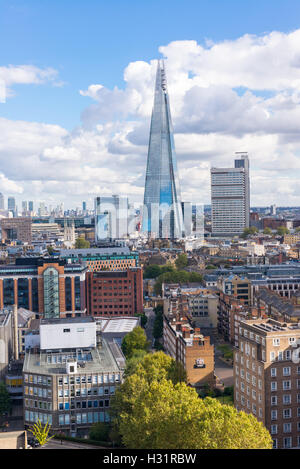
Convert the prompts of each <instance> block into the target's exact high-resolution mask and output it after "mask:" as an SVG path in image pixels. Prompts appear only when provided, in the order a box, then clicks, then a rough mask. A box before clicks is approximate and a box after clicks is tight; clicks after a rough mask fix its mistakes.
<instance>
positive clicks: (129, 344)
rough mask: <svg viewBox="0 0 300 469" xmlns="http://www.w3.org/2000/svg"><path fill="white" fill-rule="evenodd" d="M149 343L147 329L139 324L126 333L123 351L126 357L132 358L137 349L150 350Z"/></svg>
mask: <svg viewBox="0 0 300 469" xmlns="http://www.w3.org/2000/svg"><path fill="white" fill-rule="evenodd" d="M148 348H149V343H148V341H147V337H146V334H145V331H144V329H143V328H142V327H140V326H137V327H135V328H134V329H133V330H132V331H131V332H129V333H128V334H126V335H125V337H124V338H123V340H122V351H123V353H124V355H125V357H126V358H127V359H128V358H131V357H132V356H133V354H134V352H135V351H136V350H146V351H147V350H148Z"/></svg>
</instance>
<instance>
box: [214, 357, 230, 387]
mask: <svg viewBox="0 0 300 469" xmlns="http://www.w3.org/2000/svg"><path fill="white" fill-rule="evenodd" d="M215 375H216V376H217V377H218V378H219V379H220V381H221V382H222V383H224V386H225V387H227V386H233V382H234V381H233V367H232V366H230V365H228V364H227V363H225V362H223V361H222V360H220V358H219V357H218V355H217V354H216V355H215Z"/></svg>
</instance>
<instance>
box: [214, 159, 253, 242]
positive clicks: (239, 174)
mask: <svg viewBox="0 0 300 469" xmlns="http://www.w3.org/2000/svg"><path fill="white" fill-rule="evenodd" d="M236 154H237V155H239V156H240V159H235V160H234V168H211V221H212V234H213V236H232V235H237V234H241V233H242V232H243V231H244V229H245V228H248V227H249V217H250V183H249V160H248V154H247V153H245V152H238V153H236Z"/></svg>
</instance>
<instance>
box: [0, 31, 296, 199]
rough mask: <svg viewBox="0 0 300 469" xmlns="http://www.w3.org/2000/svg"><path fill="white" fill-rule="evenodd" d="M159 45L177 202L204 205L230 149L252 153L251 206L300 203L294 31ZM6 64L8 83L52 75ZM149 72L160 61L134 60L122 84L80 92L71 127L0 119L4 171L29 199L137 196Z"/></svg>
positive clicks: (152, 73)
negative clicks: (213, 172) (77, 116)
mask: <svg viewBox="0 0 300 469" xmlns="http://www.w3.org/2000/svg"><path fill="white" fill-rule="evenodd" d="M159 50H160V52H161V53H162V54H163V56H164V57H165V63H166V72H167V81H168V89H169V95H170V103H171V112H172V117H173V123H174V131H175V145H176V151H177V159H178V169H179V176H180V180H181V192H182V197H183V200H191V201H192V202H203V203H210V175H209V170H210V167H211V166H224V167H228V166H231V165H232V164H233V159H234V153H235V152H236V151H248V152H249V157H250V169H251V203H252V205H266V204H271V203H276V204H277V205H282V204H284V205H288V204H290V205H300V196H299V195H298V179H299V176H300V174H299V173H300V133H299V124H298V123H299V122H300V92H299V86H300V29H299V30H297V31H294V32H291V33H289V34H285V33H281V32H272V33H270V34H266V35H264V36H261V37H257V36H251V35H244V36H242V37H241V38H238V39H236V40H231V41H222V42H219V43H213V42H212V41H206V43H205V44H204V45H200V44H197V42H196V41H173V42H171V43H170V44H168V45H166V46H162V47H160V49H159ZM7 69H9V67H6V68H5V76H6V83H7V86H9V87H12V86H13V84H14V83H17V82H18V81H17V80H23V82H25V80H28V82H35V81H34V80H37V81H39V80H40V82H41V81H43V80H56V75H55V73H54V72H51V69H47V70H48V75H47V72H46V70H45V71H44V74H42V73H41V72H38V71H37V70H35V69H33V70H27V69H23V68H21V70H18V71H13V70H10V71H9V73H8V71H7ZM1 70H3V67H2V69H1V68H0V73H1ZM155 73H156V61H151V62H150V63H147V62H143V61H137V62H132V63H130V64H128V66H127V67H126V69H125V70H124V88H120V87H112V89H108V88H106V87H104V86H103V85H102V84H100V83H96V84H95V83H94V84H91V85H90V86H88V88H87V89H86V90H80V91H79V93H80V95H81V96H82V99H86V98H90V99H92V100H93V103H92V104H91V105H87V108H86V109H84V111H83V112H82V115H81V119H82V126H79V127H78V128H76V129H74V130H73V131H72V132H69V131H67V130H65V129H63V128H62V127H60V126H56V125H47V124H39V123H29V122H22V121H15V122H12V121H9V120H7V119H0V174H3V177H4V178H7V181H9V182H12V183H15V184H16V185H17V187H18V188H19V189H18V190H20V188H23V189H24V192H23V194H22V197H24V198H28V199H29V198H32V197H33V194H34V197H35V198H36V199H37V200H51V201H52V200H57V201H65V202H66V204H69V205H70V206H72V205H73V206H74V203H78V204H79V202H80V201H81V200H83V199H85V198H87V200H90V201H91V204H90V206H92V199H93V197H94V196H95V195H96V194H101V193H102V194H111V193H119V194H127V195H128V196H129V197H130V200H132V202H135V201H140V202H142V199H143V186H144V179H145V170H146V160H147V145H148V139H149V130H150V117H151V109H152V104H153V92H154V82H155ZM0 76H1V75H0ZM9 182H7V184H9ZM7 187H8V186H7ZM9 187H11V189H8V190H10V191H11V192H16V193H17V192H18V191H17V190H16V191H13V188H12V186H9Z"/></svg>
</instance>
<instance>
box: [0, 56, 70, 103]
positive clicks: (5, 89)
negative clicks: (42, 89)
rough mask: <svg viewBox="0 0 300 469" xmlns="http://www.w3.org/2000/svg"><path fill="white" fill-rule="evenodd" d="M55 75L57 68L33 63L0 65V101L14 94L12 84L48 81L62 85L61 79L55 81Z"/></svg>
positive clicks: (4, 100) (2, 101)
mask: <svg viewBox="0 0 300 469" xmlns="http://www.w3.org/2000/svg"><path fill="white" fill-rule="evenodd" d="M57 75H58V72H57V70H54V69H53V68H46V69H41V68H38V67H35V66H33V65H19V66H13V65H9V66H8V67H0V103H5V102H6V99H7V98H9V97H11V96H14V91H13V89H12V87H13V86H14V85H20V84H23V85H29V84H43V83H46V82H48V81H50V82H52V83H53V84H54V85H55V86H62V84H63V82H62V81H57V82H56V81H55V79H56V77H57Z"/></svg>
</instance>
